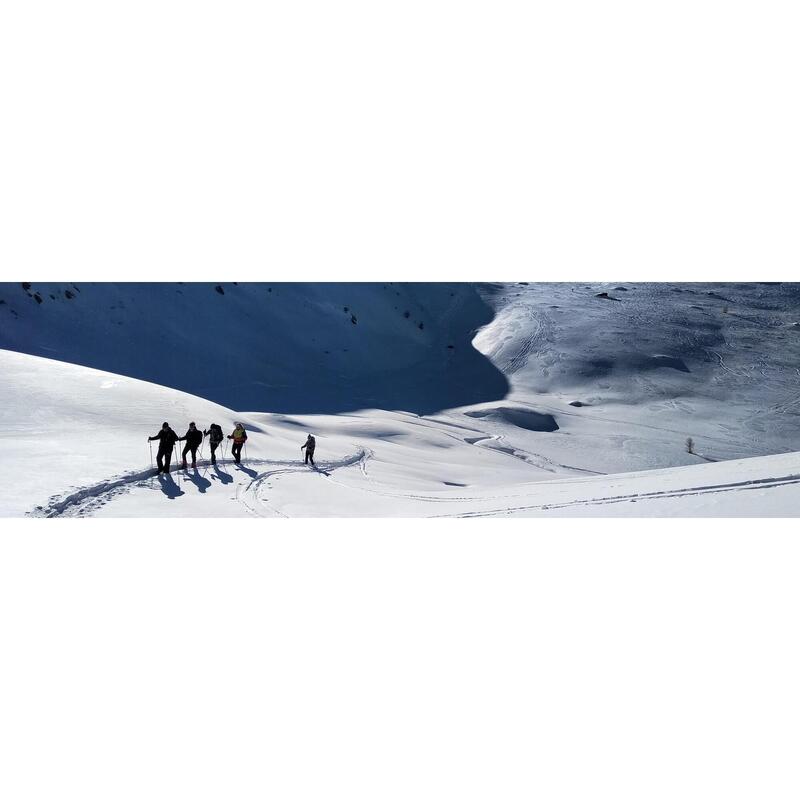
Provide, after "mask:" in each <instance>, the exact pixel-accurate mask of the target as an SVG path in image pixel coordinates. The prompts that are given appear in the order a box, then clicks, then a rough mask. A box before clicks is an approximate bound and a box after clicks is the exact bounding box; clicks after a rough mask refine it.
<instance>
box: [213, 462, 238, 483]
mask: <svg viewBox="0 0 800 800" xmlns="http://www.w3.org/2000/svg"><path fill="white" fill-rule="evenodd" d="M211 477H212V479H214V478H216V479H217V480H219V482H220V483H222V484H225V483H233V475H231V474H230V473H229V472H225V471H224V470H221V469H220V468H219V467H218V466H217V465H216V464H214V474H213V475H212V476H211Z"/></svg>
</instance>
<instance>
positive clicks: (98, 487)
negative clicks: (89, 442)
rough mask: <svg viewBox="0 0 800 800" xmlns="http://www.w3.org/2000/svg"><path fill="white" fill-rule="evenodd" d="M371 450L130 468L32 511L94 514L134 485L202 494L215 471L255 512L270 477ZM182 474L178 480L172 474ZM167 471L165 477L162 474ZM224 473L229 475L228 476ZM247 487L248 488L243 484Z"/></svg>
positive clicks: (353, 459) (348, 462)
mask: <svg viewBox="0 0 800 800" xmlns="http://www.w3.org/2000/svg"><path fill="white" fill-rule="evenodd" d="M368 457H369V454H368V453H367V452H366V451H364V450H360V451H359V452H358V453H356V454H355V455H353V456H347V457H346V458H342V459H339V460H336V461H322V462H319V463H318V464H317V465H316V467H312V468H309V467H308V466H306V465H304V464H303V463H302V462H297V461H294V462H293V461H277V460H272V459H265V458H257V459H251V460H250V461H247V462H244V463H241V464H237V463H236V462H235V461H233V460H232V459H226V460H223V459H219V458H218V459H217V463H216V465H215V464H212V463H211V462H210V461H207V460H203V461H198V465H197V468H193V467H190V468H188V469H184V468H183V467H181V466H176V465H172V466H171V467H170V471H169V473H167V474H163V473H162V474H161V475H160V474H154V469H147V470H141V471H138V472H130V473H127V474H124V475H119V476H115V477H113V478H109V479H108V480H106V481H101V482H100V483H97V484H95V485H93V486H84V487H81V488H80V489H77V490H76V491H73V492H71V493H69V494H67V495H65V496H62V497H54V498H51V501H50V502H49V503H48V504H47V505H45V506H37V507H36V508H35V509H34V510H33V511H31V512H30V513H29V516H32V517H62V516H65V517H76V516H91V515H92V512H96V511H98V510H100V509H101V508H102V507H103V506H104V505H105V504H106V503H108V502H110V501H111V500H113V499H117V498H119V497H120V496H121V495H123V494H127V493H129V492H131V491H132V490H133V489H152V488H155V487H156V484H159V487H158V488H160V490H161V491H162V492H163V494H165V495H166V496H167V498H168V499H175V498H176V497H179V496H181V495H183V494H185V493H186V492H185V491H184V490H183V488H182V487H183V485H184V484H186V483H191V484H194V485H195V486H197V487H198V490H199V491H200V493H201V494H203V493H205V492H206V491H207V489H208V488H211V486H212V485H213V484H212V483H211V481H210V480H209V479H208V477H206V475H208V474H211V476H212V478H215V479H218V480H219V484H220V485H222V486H224V485H227V484H231V483H236V489H235V492H236V494H235V497H236V498H237V499H238V500H240V502H242V503H243V504H244V505H245V506H246V507H247V508H248V509H250V510H252V511H254V512H255V510H256V507H257V505H256V504H257V503H258V502H260V503H261V505H262V506H263V505H265V504H266V502H265V501H264V500H262V499H261V498H259V496H258V494H259V493H258V489H259V488H260V487H261V485H262V484H263V483H264V482H265V481H266V480H267V479H268V478H270V477H272V476H274V475H278V474H287V473H290V472H296V473H303V474H306V475H308V476H309V477H311V476H314V475H329V474H330V473H331V472H333V471H335V470H337V469H340V468H343V467H350V466H354V465H358V464H360V463H361V462H363V461H365V460H366V459H367V458H368ZM265 465H270V466H274V467H279V469H273V470H267V471H265V472H257V471H255V470H253V469H252V467H253V466H265ZM224 466H228V467H230V468H232V469H233V470H235V471H237V472H239V473H242V474H244V475H245V476H247V480H249V483H246V485H244V484H243V483H242V482H241V481H240V482H237V481H236V480H235V479H234V478H233V477H232V476H231V475H230V473H228V472H226V471H225V470H223V469H220V467H224ZM173 474H174V475H176V476H177V477H178V481H179V482H178V483H176V482H175V479H174V478H173V477H172V475H173ZM162 475H163V477H162ZM223 476H227V478H229V479H226V478H225V477H223ZM243 487H244V488H243Z"/></svg>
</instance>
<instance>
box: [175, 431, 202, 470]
mask: <svg viewBox="0 0 800 800" xmlns="http://www.w3.org/2000/svg"><path fill="white" fill-rule="evenodd" d="M178 441H179V442H186V445H185V447H184V448H183V465H182V469H186V454H187V453H188V452H190V451H191V453H192V466H193V467H196V466H197V448H198V447H200V442H202V441H203V434H202V433H200V431H199V430H197V428H195V426H194V422H190V423H189V430H188V431H186V433H185V434H184V435H183V436H181V438H180V439H178Z"/></svg>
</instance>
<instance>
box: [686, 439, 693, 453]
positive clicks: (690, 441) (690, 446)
mask: <svg viewBox="0 0 800 800" xmlns="http://www.w3.org/2000/svg"><path fill="white" fill-rule="evenodd" d="M686 452H687V453H691V454H692V455H694V439H692V437H691V436H690V437H689V438H688V439H687V440H686Z"/></svg>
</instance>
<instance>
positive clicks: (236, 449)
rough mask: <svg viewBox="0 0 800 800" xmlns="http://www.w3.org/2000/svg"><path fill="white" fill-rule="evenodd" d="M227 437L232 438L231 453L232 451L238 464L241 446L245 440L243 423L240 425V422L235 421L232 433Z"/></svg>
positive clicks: (240, 456) (240, 458)
mask: <svg viewBox="0 0 800 800" xmlns="http://www.w3.org/2000/svg"><path fill="white" fill-rule="evenodd" d="M228 438H229V439H233V447H231V453H233V458H234V460H235V461H236V463H237V464H239V463H240V462H241V460H242V447H244V443H245V442H246V441H247V432H246V431H245V429H244V425H242V423H241V422H237V423H236V427H235V428H234V429H233V433H232V434H231V435H230V436H229V437H228Z"/></svg>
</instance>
